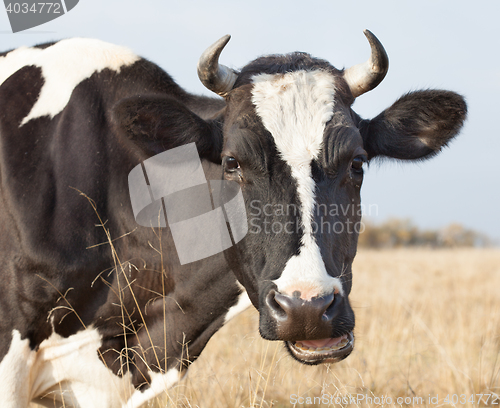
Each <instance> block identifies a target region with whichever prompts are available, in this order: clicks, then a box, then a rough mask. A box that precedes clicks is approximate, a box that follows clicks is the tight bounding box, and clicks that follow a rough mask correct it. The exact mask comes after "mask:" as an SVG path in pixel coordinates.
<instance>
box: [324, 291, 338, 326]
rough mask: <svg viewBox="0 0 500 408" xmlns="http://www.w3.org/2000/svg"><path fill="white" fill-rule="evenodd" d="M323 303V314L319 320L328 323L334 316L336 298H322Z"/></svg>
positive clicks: (330, 296)
mask: <svg viewBox="0 0 500 408" xmlns="http://www.w3.org/2000/svg"><path fill="white" fill-rule="evenodd" d="M324 300H325V302H324V305H323V307H324V309H323V310H324V311H323V314H322V315H321V319H322V320H323V321H329V320H332V319H333V318H334V316H335V314H336V307H335V305H336V304H337V302H336V300H337V296H335V295H333V294H332V295H329V296H327V297H326V298H324Z"/></svg>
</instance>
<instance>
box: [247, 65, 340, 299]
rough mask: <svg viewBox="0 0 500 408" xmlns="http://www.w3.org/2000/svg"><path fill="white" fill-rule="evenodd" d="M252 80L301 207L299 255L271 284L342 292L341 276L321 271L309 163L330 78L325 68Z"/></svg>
mask: <svg viewBox="0 0 500 408" xmlns="http://www.w3.org/2000/svg"><path fill="white" fill-rule="evenodd" d="M253 83H254V86H253V90H252V102H253V104H254V105H255V108H256V111H257V114H258V115H259V116H260V118H261V120H262V123H263V124H264V126H265V127H266V129H267V130H268V131H269V132H270V133H271V134H272V136H273V138H274V141H275V143H276V147H277V149H278V151H279V153H280V155H281V157H282V159H283V160H284V161H285V162H286V163H287V164H288V165H289V166H290V168H291V172H292V177H293V178H294V179H295V182H296V184H297V195H298V198H299V201H300V205H301V216H302V220H301V224H302V228H303V236H302V240H301V248H300V253H299V255H294V256H293V257H292V258H290V259H289V260H288V262H287V264H286V266H285V269H284V270H283V272H282V274H281V276H280V278H279V279H277V280H275V281H274V283H275V284H276V285H277V287H278V290H279V292H280V293H284V294H288V295H291V294H292V293H293V292H294V291H296V290H298V291H300V292H301V297H302V298H303V299H310V298H312V297H314V296H321V295H327V294H331V293H333V292H340V293H341V294H343V290H342V284H341V282H340V279H338V278H333V277H331V276H330V275H328V273H327V271H326V268H325V264H324V262H323V259H322V257H321V251H320V248H319V246H318V244H317V243H316V240H315V238H314V234H313V225H312V222H313V211H314V207H315V204H316V196H315V188H316V185H315V182H314V180H313V178H312V174H311V162H312V160H314V159H316V158H317V157H318V156H319V154H320V151H321V148H322V144H323V134H324V131H325V126H326V123H327V122H328V121H329V120H330V119H331V118H332V116H333V107H334V104H335V98H334V96H335V79H334V77H333V75H331V74H330V73H328V72H324V71H297V72H290V73H287V74H276V75H268V74H262V75H257V76H255V77H254V78H253Z"/></svg>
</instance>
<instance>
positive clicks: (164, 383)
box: [122, 368, 182, 408]
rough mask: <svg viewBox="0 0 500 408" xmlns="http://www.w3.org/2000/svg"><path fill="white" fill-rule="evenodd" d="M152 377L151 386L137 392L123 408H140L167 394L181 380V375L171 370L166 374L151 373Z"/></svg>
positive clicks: (175, 370) (173, 369)
mask: <svg viewBox="0 0 500 408" xmlns="http://www.w3.org/2000/svg"><path fill="white" fill-rule="evenodd" d="M149 375H150V377H151V384H150V386H149V388H148V389H147V390H145V391H142V392H141V391H139V390H137V391H135V393H134V394H133V395H132V397H131V398H130V399H129V400H128V401H127V402H126V403H125V404H124V405H123V406H122V408H139V407H141V406H143V405H144V404H146V403H147V402H148V401H151V400H153V399H154V398H156V397H158V396H160V395H161V394H162V393H165V392H166V390H168V389H169V388H171V387H172V386H173V385H175V384H176V383H177V382H178V381H179V380H180V379H181V378H182V375H181V373H180V372H179V371H178V370H177V369H175V368H171V369H170V370H168V371H167V372H166V373H165V374H161V373H155V372H149Z"/></svg>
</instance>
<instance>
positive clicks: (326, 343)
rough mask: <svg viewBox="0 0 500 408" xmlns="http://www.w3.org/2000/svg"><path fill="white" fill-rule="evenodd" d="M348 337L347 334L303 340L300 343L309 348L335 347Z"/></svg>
mask: <svg viewBox="0 0 500 408" xmlns="http://www.w3.org/2000/svg"><path fill="white" fill-rule="evenodd" d="M344 339H347V334H344V335H343V336H340V337H335V338H330V339H321V340H301V341H300V343H302V345H303V346H304V347H309V348H323V347H333V346H336V345H337V344H339V343H340V342H341V341H342V340H344Z"/></svg>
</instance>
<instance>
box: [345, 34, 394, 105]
mask: <svg viewBox="0 0 500 408" xmlns="http://www.w3.org/2000/svg"><path fill="white" fill-rule="evenodd" d="M363 33H364V34H365V36H366V38H367V39H368V42H369V43H370V47H371V49H372V53H371V55H370V59H369V60H368V61H366V62H364V63H362V64H358V65H354V66H353V67H350V68H348V69H346V70H345V71H344V79H345V80H346V82H347V85H349V89H350V90H351V93H352V95H353V96H354V97H355V98H357V97H358V96H360V95H362V94H364V93H365V92H368V91H371V90H372V89H373V88H375V87H376V86H377V85H378V84H380V82H382V80H383V79H384V77H385V74H387V70H388V69H389V57H388V56H387V53H386V52H385V49H384V46H383V45H382V43H381V42H380V41H379V40H378V38H377V37H375V35H373V33H372V32H371V31H369V30H364V31H363Z"/></svg>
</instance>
